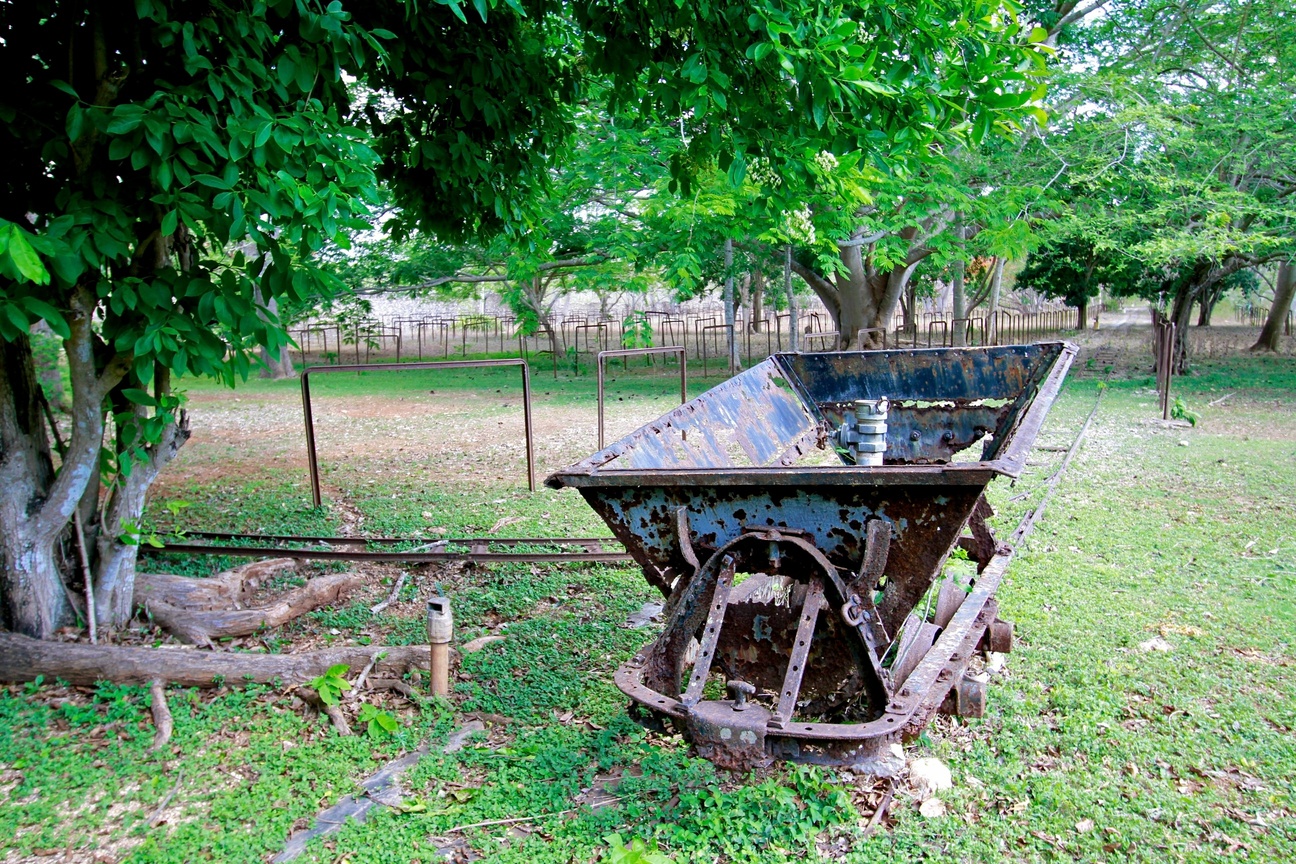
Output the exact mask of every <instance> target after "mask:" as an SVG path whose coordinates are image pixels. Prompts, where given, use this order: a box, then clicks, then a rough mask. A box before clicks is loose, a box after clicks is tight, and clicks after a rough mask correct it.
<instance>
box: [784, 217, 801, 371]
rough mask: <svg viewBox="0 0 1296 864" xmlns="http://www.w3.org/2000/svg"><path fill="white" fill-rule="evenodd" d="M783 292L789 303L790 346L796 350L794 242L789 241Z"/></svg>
mask: <svg viewBox="0 0 1296 864" xmlns="http://www.w3.org/2000/svg"><path fill="white" fill-rule="evenodd" d="M783 252H784V258H783V293H784V294H786V295H787V304H788V326H789V327H790V332H789V333H788V348H789V349H790V350H792V351H796V350H797V348H798V345H797V342H798V340H797V304H796V292H795V291H794V290H793V289H792V244H791V243H789V244H788V245H787V246H786V247H785V248H784V250H783Z"/></svg>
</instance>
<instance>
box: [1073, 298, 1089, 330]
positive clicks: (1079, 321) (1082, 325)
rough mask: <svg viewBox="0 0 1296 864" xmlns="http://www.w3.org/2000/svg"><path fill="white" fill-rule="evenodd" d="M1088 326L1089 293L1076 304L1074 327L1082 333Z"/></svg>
mask: <svg viewBox="0 0 1296 864" xmlns="http://www.w3.org/2000/svg"><path fill="white" fill-rule="evenodd" d="M1088 327H1089V295H1088V294H1085V295H1084V296H1082V297H1081V298H1080V302H1079V303H1077V304H1076V329H1077V330H1079V331H1080V332H1081V333H1083V332H1084V331H1085V330H1087V329H1088Z"/></svg>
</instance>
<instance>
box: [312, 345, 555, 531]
mask: <svg viewBox="0 0 1296 864" xmlns="http://www.w3.org/2000/svg"><path fill="white" fill-rule="evenodd" d="M494 366H520V367H522V411H523V422H524V425H525V429H526V456H527V486H528V487H529V488H530V490H531V491H532V492H534V491H535V444H534V437H533V432H532V425H531V368H530V366H529V365H528V364H527V361H525V360H523V359H521V358H518V357H514V358H505V359H501V360H438V361H433V362H429V363H400V364H394V363H353V364H349V365H346V366H307V367H306V368H305V369H303V370H302V374H301V393H302V415H303V417H304V418H305V421H306V459H307V462H308V463H309V465H310V479H311V500H312V501H313V502H314V505H315V506H316V507H319V506H321V505H322V503H323V499H322V498H321V497H320V476H319V454H318V452H317V449H316V445H315V417H314V414H313V413H312V411H311V396H310V376H311V375H322V374H325V373H330V372H413V371H419V370H431V369H476V368H488V367H494Z"/></svg>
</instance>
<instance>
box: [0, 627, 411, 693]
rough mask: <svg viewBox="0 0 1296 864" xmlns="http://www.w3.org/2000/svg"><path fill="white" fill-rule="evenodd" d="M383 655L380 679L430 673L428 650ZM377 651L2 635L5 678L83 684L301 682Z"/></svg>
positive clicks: (359, 665) (355, 665)
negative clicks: (274, 650) (244, 648)
mask: <svg viewBox="0 0 1296 864" xmlns="http://www.w3.org/2000/svg"><path fill="white" fill-rule="evenodd" d="M386 652H387V656H385V657H383V658H382V659H381V660H379V661H378V663H377V664H376V665H375V666H374V673H375V674H382V675H386V676H391V677H397V678H399V677H400V676H401V675H404V674H405V673H406V672H408V671H409V670H411V669H426V668H427V662H428V646H426V645H401V646H397V647H392V648H387V649H386ZM373 654H374V647H373V646H372V645H369V646H355V647H350V648H326V649H323V650H319V651H303V652H301V653H299V654H256V653H251V652H225V651H200V650H196V649H194V648H180V647H174V648H127V647H117V646H113V645H82V644H78V643H75V642H47V641H43V640H40V639H32V638H29V637H27V636H20V635H18V634H16V633H4V632H0V681H31V680H33V679H34V678H35V677H36V676H37V675H43V676H45V678H47V679H49V680H53V679H55V678H61V679H63V680H64V681H67V682H68V683H69V684H74V685H79V686H90V685H93V684H95V683H97V682H99V681H116V682H118V683H133V684H145V683H148V682H151V681H153V680H154V679H160V680H163V681H168V682H170V683H172V684H178V685H180V686H182V687H213V686H216V685H217V683H218V681H219V682H223V683H226V684H230V685H235V686H237V685H239V684H242V683H245V682H252V683H260V684H266V683H270V682H273V681H278V682H281V683H283V684H287V685H291V684H304V683H306V682H308V681H310V680H311V679H312V678H316V677H318V676H320V675H323V674H324V672H325V671H326V670H327V669H328V668H329V667H330V666H335V665H337V664H338V663H345V664H346V665H348V666H350V667H351V668H352V669H363V668H364V666H365V665H366V664H367V663H368V662H369V660H370V658H371V657H373ZM371 683H374V682H371Z"/></svg>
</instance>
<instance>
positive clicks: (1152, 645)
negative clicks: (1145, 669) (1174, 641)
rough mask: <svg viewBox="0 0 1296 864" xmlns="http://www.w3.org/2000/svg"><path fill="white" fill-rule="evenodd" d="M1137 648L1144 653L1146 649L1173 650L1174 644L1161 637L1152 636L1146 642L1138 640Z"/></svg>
mask: <svg viewBox="0 0 1296 864" xmlns="http://www.w3.org/2000/svg"><path fill="white" fill-rule="evenodd" d="M1138 649H1139V650H1140V651H1143V652H1145V653H1146V652H1148V651H1173V650H1174V646H1173V645H1171V644H1170V643H1169V642H1167V641H1166V640H1164V639H1162V638H1161V637H1160V636H1153V637H1152V638H1151V639H1149V640H1147V641H1146V642H1140V643H1139V644H1138Z"/></svg>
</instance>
